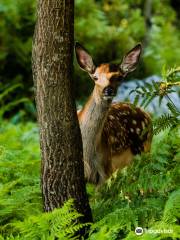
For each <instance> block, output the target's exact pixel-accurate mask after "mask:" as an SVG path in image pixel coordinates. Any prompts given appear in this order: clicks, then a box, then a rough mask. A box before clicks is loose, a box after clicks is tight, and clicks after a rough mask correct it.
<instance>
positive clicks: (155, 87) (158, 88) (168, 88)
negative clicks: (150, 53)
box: [131, 67, 180, 134]
mask: <svg viewBox="0 0 180 240" xmlns="http://www.w3.org/2000/svg"><path fill="white" fill-rule="evenodd" d="M162 79H163V81H161V82H154V81H153V82H152V83H151V84H150V83H146V84H145V86H142V87H137V88H136V89H133V90H132V91H131V93H134V92H135V93H136V97H135V99H134V105H137V104H138V103H139V99H140V97H141V99H142V101H141V103H140V106H142V107H144V108H146V107H147V106H148V105H149V104H150V103H151V102H152V100H153V99H155V98H157V97H158V98H159V106H160V105H161V103H162V99H163V98H165V97H166V98H167V99H168V103H167V107H168V109H169V111H170V113H169V114H166V113H165V114H163V115H162V116H160V117H158V118H156V119H155V120H154V134H157V133H159V132H160V131H162V130H165V129H166V128H168V127H175V126H178V125H179V124H180V118H179V117H180V111H179V110H178V108H177V107H176V105H175V103H174V102H173V101H172V99H171V98H170V97H169V95H168V94H169V93H172V92H175V90H174V89H173V88H172V87H174V86H180V67H175V68H171V69H169V70H166V68H165V67H164V68H163V69H162Z"/></svg>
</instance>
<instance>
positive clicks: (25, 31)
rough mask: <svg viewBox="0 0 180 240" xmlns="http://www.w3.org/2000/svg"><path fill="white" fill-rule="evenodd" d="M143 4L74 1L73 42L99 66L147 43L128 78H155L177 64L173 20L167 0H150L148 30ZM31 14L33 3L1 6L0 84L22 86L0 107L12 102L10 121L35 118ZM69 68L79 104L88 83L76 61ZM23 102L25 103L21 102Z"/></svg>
mask: <svg viewBox="0 0 180 240" xmlns="http://www.w3.org/2000/svg"><path fill="white" fill-rule="evenodd" d="M145 4H146V1H142V0H138V1H132V0H121V1H119V0H111V1H109V0H98V1H95V0H86V1H83V0H76V1H75V40H76V41H79V42H81V43H82V44H84V45H85V46H86V47H87V49H89V51H90V52H91V53H92V55H93V56H94V60H95V62H96V63H97V64H99V63H102V62H108V61H114V62H116V63H120V61H121V58H122V56H123V54H124V53H125V52H127V51H128V50H129V49H130V48H131V47H133V46H134V45H135V44H136V43H137V42H142V43H144V42H145V39H146V40H147V41H146V44H143V45H144V56H143V57H142V61H141V66H140V67H138V70H137V71H136V73H133V76H134V77H138V78H144V77H146V76H148V75H152V74H160V72H161V68H162V66H163V64H167V65H168V66H170V67H172V64H173V65H175V64H178V63H179V61H180V53H179V51H180V50H179V31H178V25H177V24H175V23H177V22H178V21H177V20H178V19H177V16H176V12H175V10H174V9H173V8H172V7H171V4H170V1H163V2H162V1H158V0H155V1H152V12H151V19H150V23H151V26H150V27H149V28H147V26H146V16H145V15H146V13H145V10H144V9H145ZM35 11H36V1H35V0H33V1H32V0H26V1H24V0H1V2H0V28H1V32H0V39H1V44H0V82H1V83H3V88H4V87H5V88H6V89H8V88H9V87H11V86H14V85H16V84H21V88H17V89H16V91H13V92H9V94H8V95H7V97H6V99H5V101H4V102H3V106H6V105H7V104H9V102H15V103H16V104H14V105H16V106H14V105H13V108H12V107H11V108H10V109H9V113H8V114H7V113H6V114H5V117H9V115H11V116H12V115H16V113H17V115H16V121H18V120H22V119H23V118H25V117H26V118H27V117H29V116H31V118H34V114H35V109H34V107H33V99H34V96H33V88H32V86H33V81H32V73H31V48H32V36H33V32H34V25H35ZM164 23H166V24H164ZM74 68H75V72H74V78H75V91H76V96H77V99H78V100H80V99H81V100H82V99H83V97H85V96H87V94H89V93H90V92H91V89H92V82H91V80H90V79H89V77H88V75H87V74H86V73H84V72H82V71H81V70H80V69H79V68H78V67H77V65H76V62H75V66H74ZM130 78H132V76H130ZM0 87H1V86H0ZM24 98H28V99H29V100H30V102H26V103H24V101H22V102H21V99H24ZM19 109H21V110H22V111H21V113H20V114H19ZM6 112H7V111H6ZM25 115H27V116H25Z"/></svg>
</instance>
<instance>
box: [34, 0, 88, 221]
mask: <svg viewBox="0 0 180 240" xmlns="http://www.w3.org/2000/svg"><path fill="white" fill-rule="evenodd" d="M73 45H74V0H51V1H50V0H39V2H38V9H37V23H36V27H35V34H34V42H33V54H32V65H33V78H34V83H35V90H36V105H37V112H38V122H39V127H40V145H41V156H42V181H41V183H42V193H43V200H44V210H45V211H52V210H53V209H54V208H56V207H60V206H62V205H63V203H64V202H65V201H66V200H67V199H69V198H74V199H75V207H76V209H77V210H78V212H80V213H82V214H84V218H83V219H82V221H83V222H91V221H92V215H91V210H90V207H89V203H88V198H87V194H86V190H85V182H84V166H83V160H82V140H81V136H80V129H79V125H78V120H77V115H76V110H75V101H74V96H73V91H72V85H73V82H72V64H73Z"/></svg>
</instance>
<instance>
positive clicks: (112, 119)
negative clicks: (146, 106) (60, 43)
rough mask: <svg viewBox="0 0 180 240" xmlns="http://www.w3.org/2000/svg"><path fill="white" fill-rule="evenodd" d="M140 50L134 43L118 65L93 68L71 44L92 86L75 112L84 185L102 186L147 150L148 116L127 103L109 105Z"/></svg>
mask: <svg viewBox="0 0 180 240" xmlns="http://www.w3.org/2000/svg"><path fill="white" fill-rule="evenodd" d="M141 51H142V48H141V44H138V45H137V46H135V47H134V48H133V49H131V50H130V51H129V52H128V53H127V54H126V55H125V56H124V57H123V59H122V61H121V63H120V64H111V63H103V64H100V65H98V66H96V65H95V64H94V62H93V59H92V57H91V56H90V54H89V53H88V51H87V50H86V49H85V48H84V47H83V46H81V45H80V44H79V43H76V45H75V52H76V58H77V62H78V64H79V66H80V67H81V68H82V69H83V70H84V71H86V72H87V73H88V74H89V76H90V77H91V79H92V80H93V81H94V83H95V86H94V89H93V92H92V94H91V96H90V97H89V99H88V101H87V102H86V104H85V106H84V107H83V108H82V110H80V111H78V120H79V124H80V129H81V134H82V141H83V160H84V171H85V178H86V180H87V181H88V182H91V183H94V184H100V183H103V182H104V181H105V180H106V179H107V178H108V177H109V176H111V174H112V173H113V172H114V171H116V170H117V169H122V168H123V167H125V166H127V165H129V164H130V163H131V162H132V159H133V156H134V155H136V154H139V153H141V152H148V151H150V147H151V141H152V127H151V125H152V124H151V117H150V115H149V114H148V113H146V112H145V111H143V110H142V109H141V108H139V107H135V106H134V105H132V104H130V103H123V102H121V103H112V99H113V97H114V96H115V95H116V94H117V89H118V87H119V85H120V84H121V82H122V81H123V80H124V78H125V77H126V76H127V74H128V73H130V72H132V71H134V70H135V69H136V67H137V64H138V62H139V58H140V54H141Z"/></svg>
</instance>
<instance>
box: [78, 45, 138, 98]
mask: <svg viewBox="0 0 180 240" xmlns="http://www.w3.org/2000/svg"><path fill="white" fill-rule="evenodd" d="M75 51H76V58H77V62H78V64H79V66H80V67H81V69H83V70H84V71H86V72H87V73H88V74H89V76H90V77H91V78H92V79H93V81H94V83H95V87H96V88H97V89H98V94H99V96H100V97H101V98H103V99H105V100H107V99H110V100H112V98H113V97H114V96H115V95H116V93H117V88H118V86H119V85H120V83H121V82H122V81H123V79H124V78H125V77H126V75H127V74H128V73H130V72H132V71H134V70H135V69H136V67H137V64H138V62H139V58H140V54H141V51H142V47H141V44H138V45H136V46H135V47H134V48H133V49H131V50H130V51H129V52H128V53H127V54H126V55H125V56H124V57H123V59H122V61H121V63H120V64H112V63H103V64H100V65H98V66H96V65H95V64H94V62H93V59H92V57H91V55H90V54H89V53H88V51H87V50H86V49H85V48H84V47H83V46H81V45H80V44H79V43H76V45H75Z"/></svg>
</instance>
